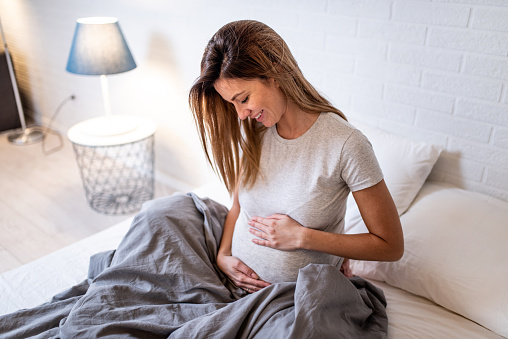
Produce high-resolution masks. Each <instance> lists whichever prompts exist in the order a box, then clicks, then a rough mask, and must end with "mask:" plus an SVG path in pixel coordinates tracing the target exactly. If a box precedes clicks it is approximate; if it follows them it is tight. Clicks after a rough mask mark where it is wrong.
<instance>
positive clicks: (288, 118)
mask: <svg viewBox="0 0 508 339" xmlns="http://www.w3.org/2000/svg"><path fill="white" fill-rule="evenodd" d="M318 117H319V114H316V113H309V112H305V111H303V110H301V109H300V108H299V107H298V106H297V105H295V104H294V103H288V107H287V109H286V113H285V114H284V115H283V116H282V117H281V118H280V120H279V121H278V122H277V124H276V128H277V133H278V134H279V135H280V136H281V137H282V138H284V139H296V138H298V137H300V136H302V135H303V134H304V133H305V132H307V131H308V130H309V128H311V126H312V125H313V124H314V123H315V122H316V120H317V118H318Z"/></svg>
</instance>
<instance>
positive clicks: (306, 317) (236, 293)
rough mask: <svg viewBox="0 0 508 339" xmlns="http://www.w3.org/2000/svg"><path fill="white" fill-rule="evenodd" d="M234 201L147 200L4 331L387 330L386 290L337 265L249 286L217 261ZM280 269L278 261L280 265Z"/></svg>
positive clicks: (6, 319) (329, 334) (306, 333)
mask: <svg viewBox="0 0 508 339" xmlns="http://www.w3.org/2000/svg"><path fill="white" fill-rule="evenodd" d="M226 213H227V209H226V208H225V207H224V206H222V205H220V204H218V203H216V202H214V201H212V200H209V199H200V198H198V197H197V196H195V195H194V194H189V195H177V196H171V197H167V198H161V199H157V200H153V201H150V202H148V203H146V204H145V205H144V206H143V208H142V210H141V212H140V213H139V214H138V215H137V216H136V217H135V219H134V221H133V223H132V225H131V228H130V230H129V232H128V233H127V234H126V235H125V237H124V239H123V240H122V242H121V244H120V245H119V247H118V248H117V249H116V251H111V252H105V253H100V254H97V255H95V256H93V257H92V258H91V260H90V270H89V277H88V279H86V280H85V281H83V282H82V283H80V284H78V285H77V286H74V287H72V288H70V289H69V290H67V291H65V292H63V293H61V294H59V295H56V296H55V297H54V298H53V299H52V300H51V301H50V302H48V303H46V304H43V305H41V306H38V307H36V308H33V309H27V310H20V311H18V312H15V313H12V314H9V315H5V316H3V317H1V318H0V337H1V338H28V337H35V338H77V337H79V338H97V337H108V338H383V337H385V336H386V331H387V325H388V321H387V317H386V311H385V307H386V301H385V298H384V295H383V292H382V291H381V290H380V289H378V288H376V287H375V286H373V285H371V284H370V283H368V282H367V281H365V280H363V279H361V278H358V277H355V278H352V279H347V278H346V277H345V276H344V275H343V274H342V273H341V272H340V271H339V269H338V268H336V267H332V266H328V265H309V266H307V267H305V268H304V269H302V270H300V273H299V276H298V280H297V281H296V282H295V283H281V284H274V285H271V286H269V287H266V288H264V289H263V290H261V291H259V292H257V293H254V294H249V295H247V294H246V293H245V292H243V291H242V290H241V289H239V288H236V287H235V286H234V285H233V284H232V283H231V282H230V281H229V280H228V279H227V278H226V277H225V276H224V275H223V274H222V273H221V271H220V270H219V269H218V268H217V265H216V263H215V258H216V253H217V248H218V244H219V243H220V238H221V234H222V228H221V227H222V224H223V222H224V219H225V216H226ZM274 269H276V268H274Z"/></svg>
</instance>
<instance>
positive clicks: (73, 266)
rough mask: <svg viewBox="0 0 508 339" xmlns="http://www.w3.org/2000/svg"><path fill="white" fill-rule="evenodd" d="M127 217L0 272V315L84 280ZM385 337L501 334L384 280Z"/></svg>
mask: <svg viewBox="0 0 508 339" xmlns="http://www.w3.org/2000/svg"><path fill="white" fill-rule="evenodd" d="M131 221H132V218H129V219H127V220H125V221H123V222H121V223H119V224H116V225H114V226H112V227H110V228H108V229H106V230H104V231H102V232H99V233H97V234H95V235H93V236H90V237H88V238H86V239H83V240H81V241H79V242H77V243H75V244H72V245H69V246H67V247H65V248H63V249H61V250H59V251H56V252H54V253H52V254H49V255H47V256H45V257H42V258H40V259H38V260H35V261H33V262H31V263H29V264H26V265H23V266H21V267H18V268H16V269H14V270H11V271H9V272H5V273H4V274H2V275H1V276H0V315H3V314H7V313H11V312H14V311H16V310H18V309H21V308H31V307H34V306H37V305H40V304H41V303H44V302H46V301H48V300H49V299H50V298H51V297H52V296H53V295H55V294H57V293H59V292H61V291H63V290H65V289H67V288H68V287H70V286H73V285H75V284H77V283H79V282H81V281H82V280H84V279H85V277H86V275H87V272H88V262H89V258H90V256H91V255H93V254H95V253H98V252H101V251H107V250H111V249H115V248H116V247H117V246H118V244H119V243H120V241H121V239H122V237H123V236H124V235H125V233H126V232H127V230H128V229H129V226H130V224H131ZM372 282H373V283H374V284H375V285H377V286H379V287H381V288H382V289H383V291H384V292H385V295H386V298H387V301H388V307H387V312H388V319H389V332H388V334H389V338H394V339H398V338H404V339H405V338H461V339H462V338H503V337H501V336H499V335H497V334H495V333H493V332H492V331H490V330H488V329H486V328H484V327H482V326H480V325H478V324H476V323H474V322H472V321H470V320H468V319H466V318H464V317H462V316H460V315H458V314H455V313H453V312H450V311H448V310H447V309H445V308H443V307H441V306H439V305H437V304H435V303H433V302H431V301H429V300H427V299H425V298H421V297H418V296H415V295H413V294H410V293H408V292H406V291H403V290H400V289H398V288H395V287H392V286H390V285H387V284H385V283H383V282H379V281H374V280H372Z"/></svg>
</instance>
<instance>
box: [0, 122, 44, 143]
mask: <svg viewBox="0 0 508 339" xmlns="http://www.w3.org/2000/svg"><path fill="white" fill-rule="evenodd" d="M42 138H44V132H43V131H42V129H41V127H38V126H33V127H28V128H25V129H24V130H22V131H21V132H19V131H18V132H13V133H11V134H9V135H8V136H7V139H8V140H9V142H10V143H11V144H14V145H18V146H23V145H30V144H34V143H36V142H39V141H41V140H42Z"/></svg>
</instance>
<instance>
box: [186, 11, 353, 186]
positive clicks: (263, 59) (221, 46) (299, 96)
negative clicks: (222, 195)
mask: <svg viewBox="0 0 508 339" xmlns="http://www.w3.org/2000/svg"><path fill="white" fill-rule="evenodd" d="M219 78H224V79H235V78H239V79H244V80H253V79H270V78H273V79H275V80H276V81H277V82H278V84H279V87H280V89H281V90H282V92H283V94H284V95H285V96H286V99H287V100H288V101H291V102H293V103H294V104H296V105H297V106H298V107H299V108H300V109H301V110H303V111H306V112H315V113H320V112H331V113H335V114H338V115H340V116H341V117H342V118H343V119H346V117H345V116H344V114H343V113H342V112H341V111H340V110H338V109H337V108H335V107H333V106H332V105H331V104H330V102H329V101H328V100H327V99H325V98H324V97H323V96H321V95H320V94H319V93H318V91H316V89H315V88H314V87H313V86H312V85H311V84H310V83H309V82H308V81H307V80H306V79H305V77H304V76H303V74H302V72H301V70H300V68H299V67H298V64H297V62H296V60H295V59H294V57H293V55H292V54H291V52H290V50H289V48H288V46H287V45H286V43H285V42H284V40H283V39H282V38H281V37H280V36H279V35H278V34H277V33H276V32H275V31H274V30H273V29H271V28H270V27H268V26H267V25H265V24H263V23H261V22H258V21H253V20H241V21H235V22H231V23H229V24H226V25H225V26H223V27H222V28H221V29H219V30H218V31H217V33H215V34H214V36H213V37H212V38H211V39H210V41H209V42H208V44H207V46H206V48H205V52H204V54H203V58H202V60H201V75H200V76H199V77H198V78H197V79H196V81H195V82H194V84H193V86H192V88H191V90H190V93H189V104H190V107H191V110H192V113H193V115H194V121H195V123H196V126H197V129H198V132H199V136H200V139H201V143H202V146H203V149H204V151H205V155H206V157H207V159H208V162H209V163H210V164H211V165H212V168H213V169H214V170H215V171H216V172H218V173H219V174H220V176H221V177H222V180H223V181H224V184H225V185H226V187H227V189H228V191H229V192H230V194H231V193H232V192H234V190H235V188H236V187H237V185H244V186H246V187H250V186H252V185H253V184H254V183H255V181H256V178H257V177H258V174H260V168H259V163H260V159H261V146H262V145H261V140H262V137H263V134H264V132H265V130H266V127H264V126H262V125H261V124H260V123H258V122H257V121H255V120H253V119H245V120H241V119H239V117H238V115H237V113H236V110H235V107H234V105H233V104H232V103H230V102H227V101H225V100H224V99H222V97H221V96H220V95H219V93H217V91H216V90H215V87H214V84H215V82H216V81H217V80H218V79H219ZM210 150H211V153H212V155H213V159H214V161H213V162H212V160H211V157H210Z"/></svg>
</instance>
